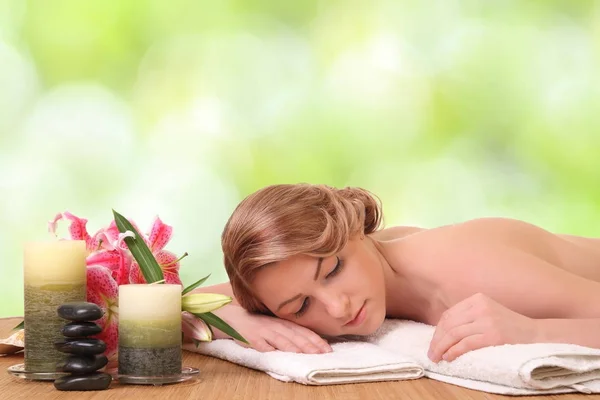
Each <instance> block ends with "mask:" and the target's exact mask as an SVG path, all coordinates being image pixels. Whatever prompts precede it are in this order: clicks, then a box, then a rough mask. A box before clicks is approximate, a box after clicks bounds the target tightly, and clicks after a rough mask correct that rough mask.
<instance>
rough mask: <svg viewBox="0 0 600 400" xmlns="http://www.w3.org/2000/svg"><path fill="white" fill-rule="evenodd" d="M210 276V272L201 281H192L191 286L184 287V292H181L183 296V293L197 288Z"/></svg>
mask: <svg viewBox="0 0 600 400" xmlns="http://www.w3.org/2000/svg"><path fill="white" fill-rule="evenodd" d="M209 277H210V274H208V275H206V276H205V277H204V278H202V279H200V280H199V281H197V282H194V283H192V284H191V285H190V286H188V287H186V288H185V289H183V292H181V295H182V296H183V295H185V294H187V293H189V292H191V291H192V290H194V289H196V288H197V287H198V286H200V285H202V284H203V283H204V282H205V281H206V280H207V279H208V278H209Z"/></svg>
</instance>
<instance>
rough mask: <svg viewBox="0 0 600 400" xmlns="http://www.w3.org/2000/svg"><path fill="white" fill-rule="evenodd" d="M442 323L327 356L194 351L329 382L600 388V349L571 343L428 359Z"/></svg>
mask: <svg viewBox="0 0 600 400" xmlns="http://www.w3.org/2000/svg"><path fill="white" fill-rule="evenodd" d="M434 329H435V328H434V327H433V326H430V325H425V324H421V323H417V322H412V321H403V320H386V321H385V322H384V324H383V326H382V327H381V328H380V329H379V330H378V331H377V332H376V333H375V334H373V335H371V336H368V337H365V338H362V339H361V340H360V341H348V342H341V343H334V344H332V347H333V350H334V351H333V352H332V353H326V354H319V355H309V354H295V353H284V352H280V351H274V352H269V353H260V352H257V351H255V350H252V349H247V348H244V347H242V346H240V345H237V344H236V343H234V342H233V341H231V340H215V341H213V342H210V343H202V344H200V346H199V347H198V348H196V347H195V346H194V345H186V346H185V348H186V350H190V351H194V352H198V353H202V354H206V355H210V356H214V357H218V358H222V359H225V360H228V361H231V362H234V363H236V364H240V365H244V366H246V367H250V368H254V369H258V370H262V371H265V372H267V373H268V374H269V375H270V376H272V377H274V378H276V379H279V380H282V381H296V382H299V383H304V384H312V385H326V384H333V383H352V382H368V381H387V380H401V379H415V378H419V377H421V376H426V377H428V378H431V379H435V380H439V381H442V382H447V383H451V384H454V385H457V386H463V387H466V388H470V389H475V390H480V391H485V392H489V393H497V394H505V395H537V394H551V393H569V392H581V393H600V350H598V349H591V348H587V347H582V346H575V345H568V344H523V345H504V346H494V347H487V348H483V349H479V350H475V351H471V352H469V353H466V354H464V355H462V356H461V357H459V358H457V359H456V360H454V361H452V362H446V361H441V362H440V363H439V364H435V363H433V362H432V361H431V360H429V358H428V357H427V350H428V349H429V342H430V341H431V338H432V336H433V332H434Z"/></svg>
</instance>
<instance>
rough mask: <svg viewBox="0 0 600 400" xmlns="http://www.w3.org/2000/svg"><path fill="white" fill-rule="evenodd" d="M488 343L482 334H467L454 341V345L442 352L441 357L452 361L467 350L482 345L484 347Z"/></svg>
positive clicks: (479, 347) (475, 348)
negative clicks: (461, 338) (456, 341)
mask: <svg viewBox="0 0 600 400" xmlns="http://www.w3.org/2000/svg"><path fill="white" fill-rule="evenodd" d="M488 345H489V344H488V343H487V342H486V340H485V336H484V335H483V334H475V335H472V336H468V337H466V338H464V339H463V340H461V341H460V342H458V343H456V344H455V345H454V346H452V347H450V348H449V349H448V351H446V353H445V354H444V356H443V358H444V360H446V361H452V360H454V359H456V358H457V357H459V356H461V355H463V354H465V353H466V352H468V351H472V350H477V349H481V348H482V347H486V346H488Z"/></svg>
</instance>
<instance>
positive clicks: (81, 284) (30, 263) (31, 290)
mask: <svg viewBox="0 0 600 400" xmlns="http://www.w3.org/2000/svg"><path fill="white" fill-rule="evenodd" d="M86 256H87V252H86V248H85V242H84V241H81V240H62V241H56V242H36V243H29V244H27V245H26V246H25V251H24V258H23V261H24V262H23V275H24V283H25V314H24V317H25V318H24V319H25V370H26V371H27V372H45V373H51V372H56V364H57V363H58V362H61V361H63V360H65V359H66V357H67V355H66V354H64V353H61V352H59V351H57V350H55V349H54V342H57V341H59V340H61V339H63V336H62V334H61V329H62V327H63V326H64V324H65V322H66V321H65V320H63V319H62V318H60V317H59V316H58V315H57V313H56V309H57V308H58V307H59V306H60V305H61V304H64V303H68V302H76V301H85V300H86V263H85V260H86Z"/></svg>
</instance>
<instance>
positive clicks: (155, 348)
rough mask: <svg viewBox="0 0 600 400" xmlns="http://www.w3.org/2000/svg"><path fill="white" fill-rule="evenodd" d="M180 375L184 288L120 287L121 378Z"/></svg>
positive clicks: (165, 285) (178, 286)
mask: <svg viewBox="0 0 600 400" xmlns="http://www.w3.org/2000/svg"><path fill="white" fill-rule="evenodd" d="M180 373H181V286H180V285H167V284H155V285H123V286H119V374H121V375H130V376H139V377H150V376H155V377H159V376H173V375H179V374H180Z"/></svg>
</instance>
